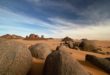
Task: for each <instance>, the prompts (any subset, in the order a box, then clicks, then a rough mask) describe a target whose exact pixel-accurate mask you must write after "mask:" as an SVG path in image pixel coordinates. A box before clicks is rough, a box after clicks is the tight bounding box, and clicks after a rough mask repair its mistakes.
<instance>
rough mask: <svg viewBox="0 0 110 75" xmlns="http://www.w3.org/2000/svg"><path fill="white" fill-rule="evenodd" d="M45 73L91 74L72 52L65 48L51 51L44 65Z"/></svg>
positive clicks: (59, 74)
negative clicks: (69, 52)
mask: <svg viewBox="0 0 110 75" xmlns="http://www.w3.org/2000/svg"><path fill="white" fill-rule="evenodd" d="M43 75H89V74H88V73H87V72H86V71H85V70H84V69H83V67H82V66H81V65H80V64H79V63H78V62H77V61H76V60H75V59H74V58H73V57H71V55H70V54H68V53H66V52H65V51H63V50H57V51H55V52H53V53H51V54H50V55H49V56H48V57H47V59H46V61H45V65H44V71H43Z"/></svg>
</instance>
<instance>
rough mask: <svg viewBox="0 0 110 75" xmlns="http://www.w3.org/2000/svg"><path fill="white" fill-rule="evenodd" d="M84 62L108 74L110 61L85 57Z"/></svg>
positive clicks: (91, 56) (89, 56)
mask: <svg viewBox="0 0 110 75" xmlns="http://www.w3.org/2000/svg"><path fill="white" fill-rule="evenodd" d="M86 60H87V61H89V62H91V63H92V64H94V65H95V66H97V67H99V68H101V69H103V70H104V71H106V72H108V73H109V74H110V61H109V60H107V59H104V58H99V57H96V56H93V55H86Z"/></svg>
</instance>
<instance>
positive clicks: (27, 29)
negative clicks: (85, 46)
mask: <svg viewBox="0 0 110 75" xmlns="http://www.w3.org/2000/svg"><path fill="white" fill-rule="evenodd" d="M109 7H110V1H109V0H19V1H18V0H10V1H9V0H1V2H0V30H1V31H0V34H4V33H14V34H20V35H26V34H29V33H37V34H41V35H42V34H43V35H47V36H48V37H51V36H53V37H64V36H71V37H75V38H83V37H87V38H91V39H94V38H97V39H109V38H110V36H108V35H109V34H110V33H109V29H110V8H109ZM103 28H104V29H103Z"/></svg>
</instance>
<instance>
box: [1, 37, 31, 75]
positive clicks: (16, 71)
mask: <svg viewBox="0 0 110 75" xmlns="http://www.w3.org/2000/svg"><path fill="white" fill-rule="evenodd" d="M31 64H32V56H31V53H30V51H29V50H28V48H27V47H26V46H25V45H24V44H21V43H18V42H15V41H8V40H2V39H0V75H26V74H27V72H28V71H29V69H30V67H31Z"/></svg>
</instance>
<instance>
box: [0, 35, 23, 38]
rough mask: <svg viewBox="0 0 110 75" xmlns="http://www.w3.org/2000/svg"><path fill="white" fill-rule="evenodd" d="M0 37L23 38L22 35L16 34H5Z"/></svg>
mask: <svg viewBox="0 0 110 75" xmlns="http://www.w3.org/2000/svg"><path fill="white" fill-rule="evenodd" d="M1 38H6V39H23V37H21V36H18V35H14V34H13V35H10V34H6V35H3V36H1Z"/></svg>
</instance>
